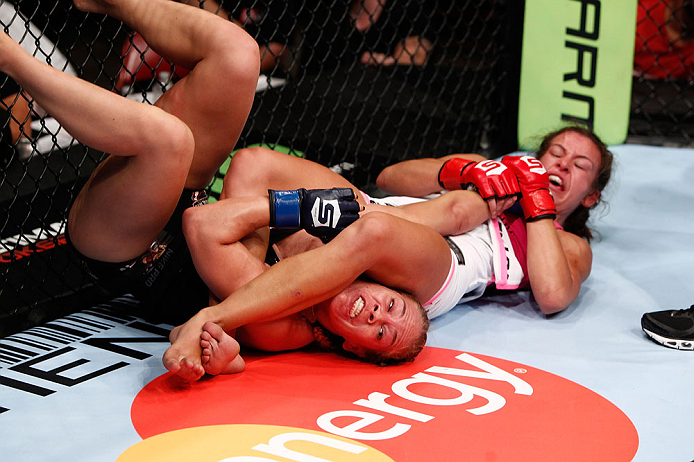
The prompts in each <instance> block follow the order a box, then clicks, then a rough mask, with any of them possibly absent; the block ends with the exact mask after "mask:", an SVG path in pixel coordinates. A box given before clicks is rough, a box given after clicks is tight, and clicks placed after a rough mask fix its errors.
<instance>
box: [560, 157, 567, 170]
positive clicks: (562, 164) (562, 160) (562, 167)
mask: <svg viewBox="0 0 694 462" xmlns="http://www.w3.org/2000/svg"><path fill="white" fill-rule="evenodd" d="M557 166H558V167H559V169H560V170H569V161H568V159H567V156H561V157H560V158H559V159H557Z"/></svg>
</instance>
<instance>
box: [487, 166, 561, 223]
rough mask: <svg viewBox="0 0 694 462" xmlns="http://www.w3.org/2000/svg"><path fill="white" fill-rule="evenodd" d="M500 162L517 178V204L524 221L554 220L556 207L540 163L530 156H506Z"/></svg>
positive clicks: (543, 168) (547, 179)
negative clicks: (518, 193)
mask: <svg viewBox="0 0 694 462" xmlns="http://www.w3.org/2000/svg"><path fill="white" fill-rule="evenodd" d="M501 162H502V163H503V164H504V165H506V166H507V167H508V168H509V169H510V170H511V171H513V173H514V174H515V175H516V177H517V178H518V186H519V187H520V193H521V197H520V200H519V203H520V206H521V208H522V209H523V213H524V215H525V219H526V221H535V220H541V219H543V218H551V219H555V218H556V217H557V207H556V206H555V205H554V199H552V194H551V193H550V192H549V176H548V175H547V170H545V167H544V166H543V165H542V162H540V161H539V160H537V159H536V158H534V157H530V156H520V157H519V156H506V157H504V158H503V159H501Z"/></svg>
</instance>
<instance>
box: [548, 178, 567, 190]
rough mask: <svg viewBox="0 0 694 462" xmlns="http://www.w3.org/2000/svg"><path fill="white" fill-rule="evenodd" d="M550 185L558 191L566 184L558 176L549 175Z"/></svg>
mask: <svg viewBox="0 0 694 462" xmlns="http://www.w3.org/2000/svg"><path fill="white" fill-rule="evenodd" d="M549 183H550V184H551V185H553V186H555V187H556V188H558V189H562V184H563V183H564V182H563V181H562V179H561V178H559V177H558V176H557V175H549Z"/></svg>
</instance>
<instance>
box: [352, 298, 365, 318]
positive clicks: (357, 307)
mask: <svg viewBox="0 0 694 462" xmlns="http://www.w3.org/2000/svg"><path fill="white" fill-rule="evenodd" d="M363 309H364V299H363V298H361V297H359V298H358V299H357V301H355V302H354V305H353V306H352V309H351V310H349V317H350V318H352V319H354V318H356V317H357V316H359V313H361V310H363Z"/></svg>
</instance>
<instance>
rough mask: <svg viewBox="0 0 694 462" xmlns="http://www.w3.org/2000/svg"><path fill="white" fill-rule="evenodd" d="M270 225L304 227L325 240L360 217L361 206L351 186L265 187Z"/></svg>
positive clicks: (289, 227) (288, 227)
mask: <svg viewBox="0 0 694 462" xmlns="http://www.w3.org/2000/svg"><path fill="white" fill-rule="evenodd" d="M268 196H269V198H270V226H271V227H274V228H284V229H305V230H306V232H308V233H309V234H311V235H313V236H317V237H320V238H321V240H322V241H323V242H328V241H330V240H331V239H332V238H334V237H335V236H337V235H338V234H339V232H340V231H342V230H343V229H345V228H346V227H347V226H349V225H350V224H352V223H354V222H355V221H356V220H357V219H358V218H359V212H360V210H361V205H360V204H359V202H357V200H356V196H355V194H354V191H353V190H351V189H350V188H332V189H308V190H307V189H292V190H288V191H275V190H273V189H268Z"/></svg>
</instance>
